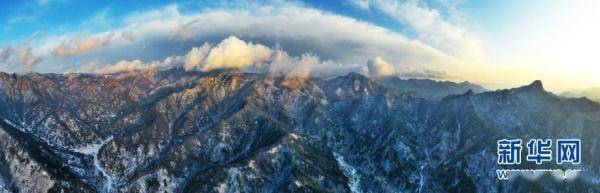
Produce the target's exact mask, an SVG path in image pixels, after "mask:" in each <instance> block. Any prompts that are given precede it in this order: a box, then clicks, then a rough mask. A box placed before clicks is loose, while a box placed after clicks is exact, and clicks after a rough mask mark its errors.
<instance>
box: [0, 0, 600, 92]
mask: <svg viewBox="0 0 600 193" xmlns="http://www.w3.org/2000/svg"><path fill="white" fill-rule="evenodd" d="M599 23H600V1H591V0H590V1H573V0H564V1H562V0H556V1H542V0H539V1H524V0H485V1H468V0H457V1H452V0H430V1H392V0H375V1H369V0H350V1H279V0H278V1H228V2H222V1H149V2H142V1H94V2H92V1H74V0H33V1H21V0H14V1H13V0H5V1H0V31H1V35H0V71H6V72H30V71H35V72H61V73H62V72H100V73H102V72H116V71H120V70H128V69H139V68H148V67H156V66H159V67H165V68H166V67H170V66H173V65H184V66H186V68H189V69H199V70H207V69H215V68H222V67H239V68H242V69H244V68H248V69H254V70H256V69H261V68H264V66H265V65H268V66H269V67H268V71H269V72H274V71H278V72H280V71H281V72H289V71H297V70H294V69H296V68H295V67H294V66H299V65H305V66H306V65H308V66H311V68H313V74H318V73H315V72H320V73H322V74H327V73H325V72H328V71H331V72H348V71H359V72H363V73H366V74H370V75H372V76H378V75H395V76H400V77H406V78H433V79H445V80H453V81H464V80H468V81H471V82H475V83H479V84H481V85H483V86H485V87H487V88H491V89H495V88H504V87H513V86H517V85H524V84H528V83H530V82H532V81H533V80H537V79H540V80H542V81H543V82H544V86H545V88H546V89H548V90H551V91H556V92H560V91H565V90H573V89H583V88H586V87H592V86H600V60H599V59H598V57H597V56H598V55H599V54H597V53H598V52H599V51H598V50H600V49H598V48H597V45H600V36H599V35H598V34H600V25H599ZM282 58H284V59H282Z"/></svg>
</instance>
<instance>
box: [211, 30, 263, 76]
mask: <svg viewBox="0 0 600 193" xmlns="http://www.w3.org/2000/svg"><path fill="white" fill-rule="evenodd" d="M272 53H273V51H272V50H271V49H270V48H267V47H266V46H263V45H260V44H252V43H246V42H244V41H242V40H240V39H238V38H236V37H234V36H231V37H228V38H227V39H224V40H223V41H221V43H219V45H217V46H216V47H214V48H213V49H211V50H210V53H209V54H208V56H207V57H206V65H205V66H204V67H202V70H204V71H210V70H213V69H219V68H245V67H248V66H250V65H257V64H260V63H262V62H264V61H267V60H269V59H270V58H271V54H272Z"/></svg>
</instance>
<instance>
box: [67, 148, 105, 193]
mask: <svg viewBox="0 0 600 193" xmlns="http://www.w3.org/2000/svg"><path fill="white" fill-rule="evenodd" d="M112 139H113V137H112V136H110V137H108V138H106V139H104V140H102V141H100V142H99V143H96V144H90V145H87V146H84V147H81V148H79V149H75V150H74V151H75V152H78V153H82V154H85V155H88V156H92V157H93V159H94V166H95V168H96V170H98V171H99V172H100V173H101V174H102V176H104V184H103V185H102V187H103V189H104V192H113V191H114V187H113V185H114V177H112V176H110V175H109V174H108V173H107V172H106V171H105V169H104V167H102V164H101V163H100V159H98V154H100V150H101V149H102V148H103V147H104V146H105V145H106V144H108V143H109V142H110V141H111V140H112Z"/></svg>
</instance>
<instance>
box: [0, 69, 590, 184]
mask: <svg viewBox="0 0 600 193" xmlns="http://www.w3.org/2000/svg"><path fill="white" fill-rule="evenodd" d="M0 108H1V109H2V110H1V111H0V192H600V164H598V162H597V161H598V160H600V149H599V148H598V147H600V105H599V104H598V103H595V102H593V101H590V100H588V99H586V98H564V97H559V96H556V95H554V94H552V93H550V92H547V91H546V90H544V88H543V85H542V82H540V81H535V82H533V83H531V84H530V85H526V86H522V87H518V88H513V89H503V90H495V91H486V90H485V89H483V88H482V87H480V86H478V85H475V84H472V83H468V82H465V83H451V82H439V81H432V80H414V79H413V80H404V79H399V78H393V77H387V78H370V77H366V76H363V75H361V74H357V73H350V74H347V75H343V76H338V77H333V78H328V79H324V78H296V79H294V78H289V77H272V76H269V75H265V74H254V73H242V72H232V71H219V70H216V71H210V72H201V71H185V70H183V69H179V68H173V69H169V70H164V71H157V70H148V71H132V72H125V73H118V74H82V73H71V74H39V73H29V74H7V73H0ZM504 138H509V139H523V140H526V139H530V138H542V139H546V138H551V139H557V138H579V139H581V141H582V152H581V157H582V164H581V165H580V168H581V169H582V172H581V174H580V175H579V176H578V177H577V178H576V179H575V180H574V181H570V182H562V181H555V180H553V178H552V177H551V176H543V177H541V178H540V179H538V180H535V181H530V180H517V181H511V182H507V181H500V180H498V179H497V176H496V172H495V170H496V169H499V168H501V167H500V166H499V165H498V164H497V156H496V153H497V152H496V150H497V149H496V142H497V140H499V139H504ZM527 166H531V165H526V164H525V165H524V166H523V167H527Z"/></svg>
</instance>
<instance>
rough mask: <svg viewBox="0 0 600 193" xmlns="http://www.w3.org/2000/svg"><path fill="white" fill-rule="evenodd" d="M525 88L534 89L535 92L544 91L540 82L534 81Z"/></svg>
mask: <svg viewBox="0 0 600 193" xmlns="http://www.w3.org/2000/svg"><path fill="white" fill-rule="evenodd" d="M527 88H530V89H536V90H544V85H543V84H542V81H541V80H535V81H533V82H532V83H531V84H529V85H527Z"/></svg>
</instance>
